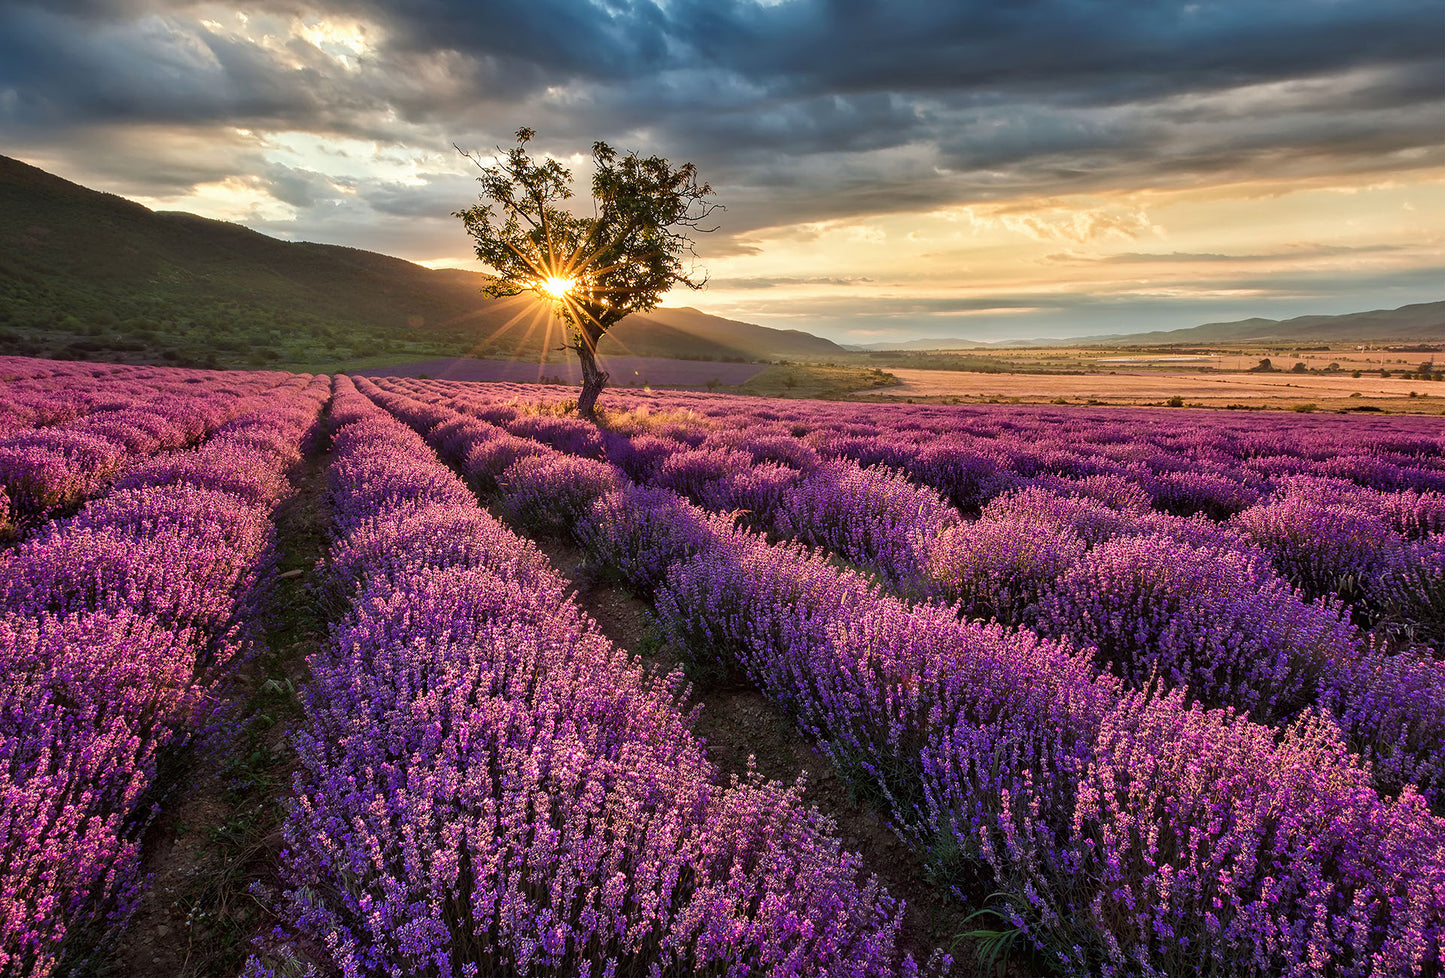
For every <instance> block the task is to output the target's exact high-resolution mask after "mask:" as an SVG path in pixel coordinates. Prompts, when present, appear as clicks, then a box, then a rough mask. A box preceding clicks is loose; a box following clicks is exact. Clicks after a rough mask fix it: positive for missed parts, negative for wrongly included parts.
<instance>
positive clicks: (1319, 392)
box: [857, 367, 1445, 414]
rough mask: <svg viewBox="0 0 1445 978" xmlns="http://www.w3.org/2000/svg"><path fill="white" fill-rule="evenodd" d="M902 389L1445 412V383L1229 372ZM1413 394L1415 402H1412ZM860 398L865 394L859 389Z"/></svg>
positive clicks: (1120, 372) (906, 384) (1018, 376)
mask: <svg viewBox="0 0 1445 978" xmlns="http://www.w3.org/2000/svg"><path fill="white" fill-rule="evenodd" d="M888 372H889V373H891V374H893V375H894V376H895V377H897V378H898V384H897V386H894V387H890V388H888V389H887V390H886V391H884V392H881V393H882V394H883V396H886V397H899V398H909V397H912V398H955V397H957V398H974V399H1006V400H1007V399H1013V398H1017V399H1019V401H1021V402H1023V403H1042V402H1050V401H1053V400H1054V399H1055V398H1060V397H1062V398H1065V399H1067V400H1069V401H1071V402H1074V403H1085V402H1088V401H1090V400H1096V401H1104V402H1108V403H1114V404H1162V403H1164V402H1166V401H1167V400H1169V398H1171V397H1181V398H1183V399H1184V401H1185V402H1186V403H1187V404H1189V405H1192V406H1203V407H1224V406H1226V405H1231V404H1235V405H1244V406H1248V407H1266V408H1282V409H1288V408H1290V407H1293V406H1295V405H1298V404H1308V403H1313V404H1315V405H1316V406H1317V407H1318V408H1319V409H1320V410H1345V409H1358V408H1360V407H1364V406H1370V407H1378V408H1381V409H1383V410H1387V411H1390V412H1403V413H1411V414H1438V413H1440V412H1441V411H1445V382H1441V381H1425V380H1415V379H1412V380H1406V379H1404V378H1400V377H1388V378H1381V377H1380V376H1379V375H1378V374H1376V375H1373V376H1372V375H1369V374H1365V375H1363V376H1361V377H1351V376H1350V375H1349V374H1348V373H1342V374H1333V373H1331V374H1308V373H1306V374H1296V373H1224V372H1220V371H1213V370H1212V371H1210V372H1208V373H1202V372H1197V371H1195V372H1183V371H1169V372H1165V371H1148V372H1146V371H1143V370H1126V369H1123V368H1122V367H1120V368H1117V369H1115V370H1113V371H1110V372H1102V373H1088V374H1026V373H1008V374H1002V373H968V372H963V371H951V370H904V369H898V368H890V369H889V371H888ZM1412 392H1414V394H1415V395H1416V396H1415V397H1411V393H1412ZM857 393H860V394H861V393H865V390H859V391H858V392H857Z"/></svg>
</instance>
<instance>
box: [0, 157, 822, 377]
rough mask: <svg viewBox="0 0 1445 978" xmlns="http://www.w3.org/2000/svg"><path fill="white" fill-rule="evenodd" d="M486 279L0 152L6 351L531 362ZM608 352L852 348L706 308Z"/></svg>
mask: <svg viewBox="0 0 1445 978" xmlns="http://www.w3.org/2000/svg"><path fill="white" fill-rule="evenodd" d="M483 284H484V283H483V276H482V275H481V274H480V273H477V272H469V271H463V270H457V269H435V270H434V269H429V268H424V267H422V266H420V265H415V264H412V263H411V262H408V261H403V260H402V259H399V258H393V257H390V256H387V255H381V254H376V253H374V252H369V251H362V250H359V249H356V248H346V247H341V246H338V245H326V244H313V243H310V242H288V241H281V240H278V239H276V238H272V237H268V236H267V235H264V234H261V233H259V232H256V231H252V230H250V229H248V228H244V227H241V226H240V225H237V224H229V223H226V222H224V221H215V220H210V219H208V218H203V217H198V216H196V215H194V214H186V213H179V212H165V211H159V212H158V211H152V210H150V209H148V208H146V207H144V206H142V205H140V204H137V203H135V202H134V201H129V200H126V199H125V198H123V197H118V196H115V195H114V194H107V193H101V192H99V191H95V190H90V189H88V188H86V187H82V186H80V185H78V184H75V183H71V182H70V181H68V180H64V179H62V178H60V177H57V176H54V175H53V174H50V173H47V172H45V171H44V170H41V169H39V168H37V167H33V166H30V165H29V164H26V163H23V162H21V161H19V160H14V159H10V158H8V157H3V156H0V353H15V354H22V355H28V356H54V357H67V358H75V359H106V360H110V359H116V360H128V361H131V362H165V363H184V364H194V365H209V366H243V365H249V366H262V365H267V364H271V363H287V364H306V363H317V364H324V363H333V362H336V361H338V360H347V359H354V358H358V357H368V356H380V355H385V356H392V357H395V356H417V357H424V356H435V355H457V354H463V353H470V354H472V355H475V356H501V357H510V356H517V357H526V358H528V359H532V360H536V359H538V357H539V355H540V354H541V353H542V351H543V349H544V347H546V346H548V345H551V346H554V347H555V346H556V345H557V337H556V334H555V333H554V334H553V336H552V338H551V340H550V343H549V340H548V339H547V337H546V336H545V330H542V329H531V330H529V329H528V328H527V326H528V325H529V324H530V323H531V322H532V321H533V319H534V316H532V315H531V314H530V313H531V310H532V309H533V308H534V307H532V306H531V305H529V302H528V300H526V299H523V298H515V299H507V300H495V299H487V298H485V297H483V296H481V295H480V290H481V287H482V285H483ZM602 352H604V353H607V352H615V353H623V352H625V353H630V354H635V355H639V356H657V357H685V358H698V359H714V360H777V359H784V358H792V357H800V356H829V355H834V354H840V353H842V352H843V351H842V349H841V348H840V347H838V346H836V345H834V344H833V343H831V342H830V341H828V340H824V339H820V338H819V337H816V336H811V335H809V334H807V333H800V332H798V331H796V330H775V329H769V328H767V327H764V326H755V325H753V324H750V323H738V322H733V321H730V320H725V319H720V318H718V317H716V316H710V315H708V314H706V313H703V312H700V311H698V310H696V309H691V308H683V309H666V308H662V309H656V310H653V311H652V312H650V313H648V314H646V315H645V316H644V315H637V316H634V317H632V318H630V319H628V320H624V321H623V322H622V323H620V324H619V325H618V326H617V327H615V328H614V336H613V337H611V338H609V339H608V340H605V341H604V344H603V347H602Z"/></svg>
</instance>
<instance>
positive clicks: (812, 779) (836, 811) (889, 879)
mask: <svg viewBox="0 0 1445 978" xmlns="http://www.w3.org/2000/svg"><path fill="white" fill-rule="evenodd" d="M536 542H537V545H538V546H539V547H540V548H541V549H542V551H543V552H544V553H545V554H546V555H547V557H548V558H549V559H550V560H551V561H552V564H553V566H554V567H555V568H556V569H557V572H558V573H559V574H561V575H562V576H563V577H565V578H567V579H568V580H569V581H571V582H572V585H573V593H574V594H575V595H576V598H577V602H578V604H579V605H580V606H581V607H582V609H583V610H584V611H586V612H587V613H588V614H589V615H591V616H592V618H593V619H594V620H595V621H596V622H597V624H598V627H599V628H601V630H602V633H603V634H604V635H606V636H607V638H609V639H610V640H611V641H612V642H613V644H615V645H617V646H619V647H621V648H624V649H627V650H629V651H631V652H633V653H635V654H637V655H640V656H641V657H642V658H643V660H644V661H645V662H646V663H647V664H649V665H652V666H655V667H657V668H659V669H661V670H663V671H670V670H672V669H675V668H681V667H682V666H683V660H682V659H681V658H680V657H679V656H678V655H677V653H676V652H675V651H673V650H670V649H668V648H666V647H665V646H663V645H662V644H661V643H660V642H659V640H658V632H657V629H656V626H655V619H654V617H653V612H652V608H651V606H650V605H649V604H648V603H647V602H646V601H643V600H641V599H639V598H637V597H635V596H633V595H632V594H630V593H629V592H628V591H627V590H626V589H624V588H622V587H619V586H617V585H614V584H611V583H608V582H606V581H603V580H601V579H600V578H599V577H598V575H597V574H596V573H595V571H594V568H592V567H589V566H588V563H587V560H586V557H585V555H584V554H583V553H582V551H581V550H580V549H578V548H577V547H575V546H573V545H572V544H570V543H563V542H559V541H557V540H546V539H542V540H537V541H536ZM699 702H700V703H701V704H702V706H703V708H702V710H701V711H700V713H699V715H698V719H697V721H696V723H695V724H694V726H693V729H694V731H696V733H697V734H698V736H699V737H700V738H701V739H702V740H703V741H704V742H705V746H706V749H707V754H708V757H709V758H710V759H711V760H712V762H713V763H714V764H716V765H717V766H718V767H719V769H721V771H722V773H723V774H724V775H731V774H736V775H738V776H740V777H743V776H746V775H747V773H748V770H749V762H750V760H751V762H752V764H753V765H754V769H755V770H757V771H758V772H759V773H761V774H762V775H763V776H764V777H767V778H771V779H774V780H777V781H781V782H783V783H785V784H792V783H794V782H795V781H797V779H798V777H799V776H800V775H803V774H806V785H807V787H806V790H805V791H804V794H803V800H804V801H805V802H806V803H807V804H809V805H813V806H816V807H817V808H818V809H819V810H820V811H822V812H823V813H824V814H825V815H827V816H829V817H830V818H832V819H833V820H834V821H835V822H836V823H837V828H838V836H839V838H841V839H842V841H843V845H844V848H846V849H848V850H851V851H853V852H857V853H858V854H859V855H860V856H861V857H862V861H863V868H864V870H865V871H866V872H868V873H871V874H873V875H875V876H877V877H878V878H879V879H880V880H881V881H882V882H883V883H884V885H885V886H887V888H888V891H889V892H890V893H892V894H893V895H894V896H896V897H899V898H901V899H903V900H904V901H905V903H906V905H907V906H906V913H905V916H904V920H903V928H902V933H901V934H900V946H901V947H902V948H903V949H904V950H906V951H909V952H911V953H912V954H913V957H914V959H915V960H916V961H918V962H919V964H920V965H922V964H923V963H925V962H926V961H927V960H928V958H929V956H930V955H931V954H932V953H933V952H934V949H936V948H942V949H943V950H945V951H947V952H951V953H952V954H953V956H954V958H955V959H956V963H955V965H954V969H953V971H952V972H951V974H954V975H959V976H980V978H981V976H982V975H983V972H982V971H981V970H980V969H979V967H978V965H977V964H976V960H975V957H976V956H975V950H976V945H975V942H973V941H971V940H969V939H959V935H960V934H963V933H964V932H966V931H969V930H972V929H974V928H975V927H984V926H988V925H987V924H986V923H980V922H977V921H975V922H966V921H965V919H964V918H965V917H966V916H967V915H968V913H969V912H970V911H971V910H974V909H977V908H976V907H968V906H965V905H964V904H963V903H962V902H961V901H959V900H957V899H954V898H953V897H952V896H950V895H949V894H948V893H947V892H946V889H945V888H944V887H943V885H942V884H940V883H938V882H937V881H935V880H934V879H933V878H932V877H931V876H930V874H929V872H928V869H927V867H926V866H925V865H924V863H923V860H922V859H920V858H919V857H918V855H917V853H916V852H915V851H914V850H913V848H912V847H911V846H909V845H908V844H906V843H904V842H903V841H901V840H900V839H899V838H898V837H897V836H896V835H895V834H894V833H893V831H892V829H890V828H889V827H888V825H887V824H886V822H885V821H884V814H883V812H881V811H880V810H879V809H878V808H876V807H875V806H873V805H872V804H870V803H868V802H867V801H865V800H862V799H859V798H858V797H857V796H856V794H855V793H854V792H853V791H852V790H851V789H850V787H849V785H848V783H847V782H846V781H845V780H844V779H843V778H842V777H841V776H840V775H839V774H838V771H837V769H836V768H835V767H834V765H833V762H832V761H831V760H830V759H829V758H828V756H827V755H826V754H824V753H822V752H821V751H819V750H817V749H816V748H815V747H814V746H813V745H812V744H810V743H809V742H808V741H807V739H805V738H804V737H803V736H802V735H801V734H800V733H799V731H798V730H797V728H796V726H795V725H794V724H793V722H792V721H791V720H790V719H789V718H788V717H787V715H786V714H784V713H783V711H782V710H780V709H779V708H778V707H777V706H775V705H774V704H773V703H772V702H771V701H770V700H768V698H767V697H765V696H764V695H763V694H762V693H760V692H758V691H757V690H755V689H751V688H708V689H701V690H699V689H694V690H693V696H692V700H691V703H699ZM1006 974H1008V975H1010V976H1023V975H1027V974H1030V972H1029V971H1028V970H1027V969H1026V968H1023V967H1021V966H1020V964H1019V963H1018V962H1011V963H1010V966H1009V968H1008V970H1007V972H1006Z"/></svg>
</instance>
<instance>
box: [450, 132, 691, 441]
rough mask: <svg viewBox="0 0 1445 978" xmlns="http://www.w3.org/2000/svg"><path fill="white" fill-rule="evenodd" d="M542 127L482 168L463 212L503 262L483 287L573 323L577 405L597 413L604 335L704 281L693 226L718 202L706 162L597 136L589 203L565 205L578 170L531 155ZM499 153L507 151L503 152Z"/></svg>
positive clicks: (476, 237) (493, 260) (480, 243)
mask: <svg viewBox="0 0 1445 978" xmlns="http://www.w3.org/2000/svg"><path fill="white" fill-rule="evenodd" d="M534 136H536V131H535V130H532V129H528V128H522V129H519V130H517V145H516V146H515V147H513V148H512V149H510V150H508V151H506V152H505V153H502V154H501V156H500V159H499V161H498V162H497V163H496V164H494V165H491V166H484V165H482V164H481V163H480V162H479V161H477V160H476V158H475V157H473V156H471V154H466V153H464V154H463V155H466V156H467V157H468V158H469V159H472V161H473V162H475V163H477V165H478V166H479V167H480V168H481V171H482V175H481V176H480V177H478V178H477V181H478V182H479V183H480V184H481V185H482V190H481V194H480V200H479V202H478V203H477V204H475V205H473V206H472V207H471V208H469V209H467V210H464V211H457V212H456V214H455V216H457V217H459V218H461V219H462V223H463V225H464V226H465V227H466V230H467V233H468V234H469V235H471V237H472V240H473V242H474V244H475V250H476V254H477V258H478V259H480V260H481V261H482V262H483V263H484V264H485V265H487V266H489V267H490V268H492V269H494V271H495V274H494V275H492V277H491V281H490V282H489V284H488V285H487V287H486V289H484V290H483V291H484V292H485V294H487V295H490V296H512V295H521V294H523V293H526V292H532V293H535V294H536V295H537V296H538V297H539V298H541V299H543V300H544V301H547V302H550V303H553V304H554V307H555V309H556V310H557V312H558V313H559V314H560V315H561V317H562V319H563V320H564V322H565V323H566V324H567V327H568V333H569V336H570V339H571V342H570V343H569V344H568V346H569V347H570V348H571V349H573V350H575V351H576V352H577V357H578V359H579V360H580V361H581V365H582V377H583V383H582V392H581V394H580V395H579V397H578V401H577V410H578V413H579V414H581V415H582V416H583V417H589V418H590V417H593V414H594V407H595V405H596V401H597V396H598V394H600V393H601V391H602V388H603V386H604V385H605V384H606V381H607V375H606V374H605V373H603V372H602V371H601V369H600V368H599V367H598V365H597V359H596V355H597V343H598V342H599V341H600V340H601V339H602V337H603V335H604V334H605V333H606V332H607V330H608V329H610V328H611V327H612V326H613V325H615V324H616V323H617V322H619V321H620V320H622V319H623V317H625V316H627V315H629V314H631V313H634V312H645V311H646V310H648V309H653V308H655V307H656V306H657V304H658V302H659V301H660V299H661V297H662V296H663V294H664V293H666V292H667V291H668V290H669V289H670V288H672V286H674V285H684V286H686V287H688V288H690V289H701V288H703V286H704V285H706V284H707V275H706V273H705V272H699V271H698V269H697V268H696V265H695V258H696V253H695V251H694V250H693V241H692V236H691V233H692V232H695V231H697V232H706V231H712V230H715V228H712V227H704V226H703V224H704V223H705V222H706V221H707V220H708V218H709V216H710V215H711V214H712V213H713V212H714V211H715V210H716V209H717V208H718V207H719V205H718V204H716V203H713V202H711V201H709V200H708V199H707V198H708V197H709V196H710V195H711V194H712V192H713V191H712V188H711V187H710V186H708V185H707V184H706V183H699V182H698V179H697V168H696V167H695V166H694V165H693V164H691V163H684V164H683V165H682V166H679V167H676V168H674V167H673V165H672V164H671V163H670V162H669V161H668V160H666V159H664V158H663V157H660V156H650V157H647V158H643V157H641V156H638V155H637V154H636V153H627V154H625V155H624V154H619V153H618V152H617V151H616V150H614V149H613V148H612V147H611V146H609V145H607V144H606V143H604V142H596V143H593V144H592V163H593V174H592V211H593V213H592V214H591V215H590V216H588V215H586V214H578V213H575V212H574V211H572V210H569V209H568V208H566V207H564V206H563V203H564V202H565V201H567V200H569V199H571V197H572V196H573V194H572V189H571V182H572V174H571V171H569V170H568V169H567V168H566V167H565V166H563V165H562V164H561V163H559V162H558V161H557V160H555V159H551V158H546V157H542V158H535V159H534V158H533V156H532V155H531V153H530V152H529V151H528V149H527V143H528V142H530V141H531V139H532V138H533V137H534ZM500 152H501V151H500V150H499V153H500Z"/></svg>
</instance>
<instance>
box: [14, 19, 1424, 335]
mask: <svg viewBox="0 0 1445 978" xmlns="http://www.w3.org/2000/svg"><path fill="white" fill-rule="evenodd" d="M522 126H527V127H531V128H533V129H535V130H537V136H536V138H535V139H533V140H532V142H531V143H530V146H531V148H532V149H533V150H534V151H537V152H541V153H546V154H548V155H550V156H553V157H555V158H557V159H558V160H560V161H561V162H563V163H564V164H565V165H567V166H568V167H569V168H570V169H571V170H572V171H573V173H574V176H575V177H576V178H577V180H578V182H579V188H580V189H581V190H582V191H583V192H584V193H585V190H586V187H587V182H588V181H589V180H590V176H591V157H590V150H591V146H592V143H593V142H594V141H595V140H605V141H607V142H608V143H610V144H611V145H613V146H614V147H616V148H617V149H619V150H621V151H636V152H638V153H640V154H642V155H644V156H651V155H661V156H665V157H667V158H669V159H670V160H672V161H673V162H674V163H681V162H684V161H688V162H692V163H695V164H696V165H697V167H698V170H699V175H700V177H701V179H703V180H705V181H707V182H709V183H710V184H711V185H712V187H713V189H714V190H715V191H716V196H715V198H714V200H716V202H718V203H720V204H722V205H723V207H724V208H725V209H724V210H722V211H719V212H718V213H717V214H716V215H715V217H716V219H717V223H718V225H719V228H718V230H717V231H715V232H712V233H710V234H700V235H698V236H697V251H698V255H699V256H700V258H701V264H702V266H703V267H705V268H706V270H707V273H708V276H709V284H708V287H707V289H706V290H705V291H703V292H699V293H693V292H687V291H683V290H674V291H673V292H672V293H670V294H669V295H668V296H667V297H665V299H664V301H663V304H664V305H691V306H695V307H697V308H699V309H702V310H704V311H706V312H710V313H714V314H717V315H722V316H726V317H729V318H733V319H741V320H746V321H749V322H755V323H760V324H762V325H767V326H775V327H780V328H793V329H803V330H807V331H809V332H812V333H816V334H818V335H822V336H827V337H829V338H831V339H834V340H837V341H839V342H844V343H859V344H862V343H885V342H890V341H894V340H905V339H912V338H920V337H923V338H939V339H974V340H1001V339H1021V338H1036V337H1069V336H1080V335H1097V334H1104V333H1128V332H1137V331H1143V330H1152V329H1174V328H1181V327H1187V326H1194V325H1197V324H1199V323H1204V322H1219V321H1229V320H1235V319H1242V318H1247V317H1251V316H1265V317H1269V318H1273V319H1282V318H1288V317H1291V316H1297V315H1306V314H1318V313H1344V312H1353V311H1360V310H1366V309H1382V308H1394V307H1396V306H1400V305H1404V304H1407V303H1411V302H1427V301H1434V300H1439V299H1442V298H1445V4H1441V3H1439V2H1438V0H1424V2H1414V0H1229V2H1197V3H1176V2H1170V0H1008V2H991V3H978V2H973V0H944V2H920V0H886V2H881V0H880V2H864V0H763V2H759V0H640V2H629V0H483V2H476V0H385V2H384V0H363V2H347V3H343V2H329V0H248V2H247V3H245V4H243V5H238V4H228V3H210V2H206V3H192V2H186V0H38V2H32V0H0V153H3V154H4V155H8V156H14V157H17V158H19V159H22V160H24V161H26V162H28V163H32V164H34V165H36V166H40V167H43V168H44V169H47V170H49V171H51V172H52V173H56V174H58V175H60V176H62V177H65V178H67V179H70V180H74V181H76V182H78V183H82V184H85V185H86V186H89V187H93V188H95V189H99V190H106V191H110V192H112V193H117V194H121V195H122V196H126V197H130V198H132V199H134V200H137V201H140V202H141V203H143V204H145V205H147V206H149V207H152V208H155V209H165V210H186V211H191V212H194V213H199V214H203V215H206V216H208V217H215V218H221V219H225V220H231V221H236V222H238V223H241V224H244V225H246V226H248V227H252V228H255V229H256V230H258V231H262V232H264V233H267V234H271V235H274V236H277V237H281V238H286V239H290V240H306V241H320V242H326V243H332V244H343V245H350V246H353V247H359V248H367V249H370V250H374V251H380V252H384V253H387V254H392V255H397V256H399V257H402V258H407V259H410V260H412V261H416V262H420V263H423V264H426V265H429V266H433V267H448V266H450V267H462V268H473V269H476V270H478V271H482V270H485V269H483V268H482V266H481V265H480V264H479V263H478V262H477V261H476V259H475V257H474V256H473V254H472V251H471V245H470V241H469V239H468V238H467V236H466V234H465V232H464V231H463V229H462V226H461V222H460V221H458V220H457V219H456V218H455V217H453V216H452V212H453V211H457V210H462V209H464V208H466V207H468V206H470V205H471V204H472V203H474V202H475V201H476V197H477V190H478V188H477V185H476V183H475V176H476V172H477V171H476V169H475V165H474V164H473V163H471V162H469V161H468V160H467V159H466V158H464V157H463V156H462V155H461V154H460V153H459V152H458V150H457V147H460V148H462V149H465V150H468V151H471V152H472V153H474V154H477V155H479V156H481V157H483V158H490V157H491V156H492V155H493V154H495V153H496V152H497V151H498V149H499V148H506V147H509V146H511V145H512V143H513V134H514V133H515V132H516V130H517V129H518V128H519V127H522Z"/></svg>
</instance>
